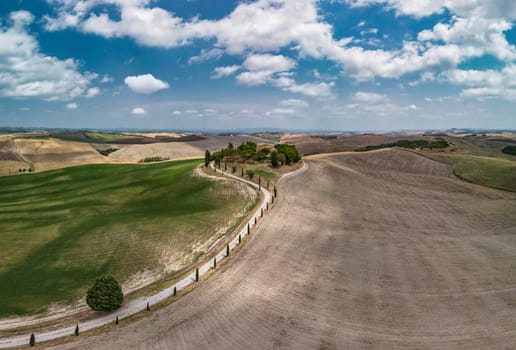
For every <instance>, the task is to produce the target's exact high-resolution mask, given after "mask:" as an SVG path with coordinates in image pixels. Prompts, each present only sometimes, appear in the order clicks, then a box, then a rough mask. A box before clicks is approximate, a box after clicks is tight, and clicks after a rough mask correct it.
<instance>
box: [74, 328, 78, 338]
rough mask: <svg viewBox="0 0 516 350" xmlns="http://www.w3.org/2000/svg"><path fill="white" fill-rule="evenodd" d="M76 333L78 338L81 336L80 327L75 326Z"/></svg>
mask: <svg viewBox="0 0 516 350" xmlns="http://www.w3.org/2000/svg"><path fill="white" fill-rule="evenodd" d="M74 333H75V335H76V336H79V325H76V326H75V332H74Z"/></svg>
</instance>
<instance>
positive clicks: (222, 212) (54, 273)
mask: <svg viewBox="0 0 516 350" xmlns="http://www.w3.org/2000/svg"><path fill="white" fill-rule="evenodd" d="M198 164H199V160H193V161H179V162H166V163H159V164H147V165H87V166H80V167H73V168H67V169H61V170H56V171H49V172H43V173H36V174H27V175H19V176H12V177H2V178H0V251H1V252H2V254H1V255H0V300H1V302H0V317H5V316H9V315H20V314H27V313H36V312H42V311H44V310H45V309H46V307H47V306H48V305H50V304H52V303H59V304H63V303H70V302H74V301H77V300H78V299H79V298H81V297H82V296H84V295H85V291H86V289H87V288H88V287H89V286H90V285H92V283H93V282H94V280H95V279H96V277H97V276H99V275H101V274H104V273H112V274H113V275H114V276H115V277H116V278H117V279H118V280H120V281H124V280H125V279H127V278H128V277H129V276H131V275H133V274H134V273H136V272H138V271H141V270H142V269H143V268H145V267H151V268H160V267H161V265H160V264H161V263H162V261H163V260H162V257H163V256H170V254H174V253H180V254H185V256H186V257H187V260H188V262H189V263H193V262H195V260H196V259H198V258H199V257H200V256H201V255H202V252H199V251H192V247H193V246H194V245H196V244H199V243H203V242H206V241H207V240H208V239H209V238H213V235H215V234H216V235H217V237H218V236H222V235H224V234H226V233H227V232H228V231H229V230H230V228H231V226H233V227H234V226H235V225H237V224H238V222H239V221H240V219H241V217H242V216H244V215H245V214H246V213H247V212H249V211H250V210H251V209H252V208H253V207H254V205H255V204H256V202H257V200H258V196H257V195H250V194H245V193H242V191H241V190H240V191H239V189H238V188H237V187H235V185H234V184H228V183H227V182H221V181H213V180H209V179H207V178H202V177H198V176H193V175H192V171H193V169H194V168H195V167H196V166H197V165H198ZM244 192H245V191H244ZM234 213H239V214H238V215H235V214H234ZM231 216H232V219H231V220H229V218H230V217H231ZM220 228H225V230H218V229H220Z"/></svg>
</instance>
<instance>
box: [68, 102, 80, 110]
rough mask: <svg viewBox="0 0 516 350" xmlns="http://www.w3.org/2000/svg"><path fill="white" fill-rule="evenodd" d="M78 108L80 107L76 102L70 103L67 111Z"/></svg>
mask: <svg viewBox="0 0 516 350" xmlns="http://www.w3.org/2000/svg"><path fill="white" fill-rule="evenodd" d="M77 107H78V106H77V103H74V102H72V103H68V104H67V105H66V108H67V109H77Z"/></svg>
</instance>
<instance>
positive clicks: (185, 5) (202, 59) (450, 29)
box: [0, 0, 516, 131]
mask: <svg viewBox="0 0 516 350" xmlns="http://www.w3.org/2000/svg"><path fill="white" fill-rule="evenodd" d="M515 21H516V1H512V0H418V1H414V0H319V1H317V0H256V1H232V0H173V1H170V0H168V1H164V0H1V1H0V126H25V127H49V128H52V127H62V128H93V129H102V128H140V129H168V130H235V129H244V128H262V129H272V128H275V129H278V128H279V129H296V130H335V131H370V130H402V129H405V130H422V129H446V128H454V127H455V128H466V127H468V128H486V129H516V47H515V45H516V28H515V27H514V24H515Z"/></svg>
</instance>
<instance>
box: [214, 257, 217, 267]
mask: <svg viewBox="0 0 516 350" xmlns="http://www.w3.org/2000/svg"><path fill="white" fill-rule="evenodd" d="M213 268H214V269H216V268H217V257H214V258H213Z"/></svg>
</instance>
